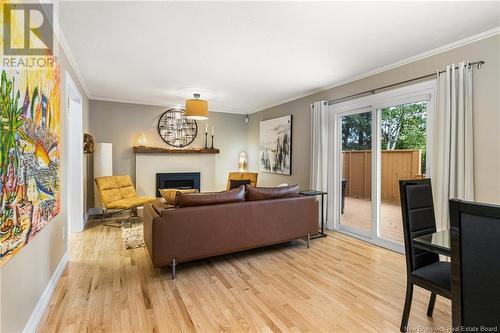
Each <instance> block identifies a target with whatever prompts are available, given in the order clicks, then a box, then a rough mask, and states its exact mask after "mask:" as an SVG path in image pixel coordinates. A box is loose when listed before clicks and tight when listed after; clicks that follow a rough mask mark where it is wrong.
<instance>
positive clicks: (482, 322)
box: [450, 199, 500, 332]
mask: <svg viewBox="0 0 500 333" xmlns="http://www.w3.org/2000/svg"><path fill="white" fill-rule="evenodd" d="M450 223H451V229H450V238H451V280H452V285H451V295H452V298H451V309H452V323H453V327H454V330H456V331H457V332H462V331H466V332H498V331H499V329H500V206H498V205H488V204H481V203H473V202H467V201H460V200H455V199H452V200H450Z"/></svg>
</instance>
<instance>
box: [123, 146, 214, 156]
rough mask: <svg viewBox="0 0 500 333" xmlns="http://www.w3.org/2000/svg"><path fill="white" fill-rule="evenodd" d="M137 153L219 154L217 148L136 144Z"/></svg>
mask: <svg viewBox="0 0 500 333" xmlns="http://www.w3.org/2000/svg"><path fill="white" fill-rule="evenodd" d="M133 149H134V153H136V154H219V153H220V151H219V149H217V148H161V147H143V146H134V147H133Z"/></svg>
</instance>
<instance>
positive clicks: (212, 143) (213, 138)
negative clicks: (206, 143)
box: [210, 125, 214, 149]
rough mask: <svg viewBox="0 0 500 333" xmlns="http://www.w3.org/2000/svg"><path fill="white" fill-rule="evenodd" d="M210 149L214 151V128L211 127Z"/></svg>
mask: <svg viewBox="0 0 500 333" xmlns="http://www.w3.org/2000/svg"><path fill="white" fill-rule="evenodd" d="M210 148H211V149H214V126H213V125H212V147H210Z"/></svg>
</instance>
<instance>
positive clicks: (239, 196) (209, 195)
mask: <svg viewBox="0 0 500 333" xmlns="http://www.w3.org/2000/svg"><path fill="white" fill-rule="evenodd" d="M242 201H245V186H240V187H238V188H235V189H233V190H228V191H222V192H205V193H179V194H178V195H177V198H176V203H177V206H178V207H193V206H206V205H217V204H226V203H233V202H242Z"/></svg>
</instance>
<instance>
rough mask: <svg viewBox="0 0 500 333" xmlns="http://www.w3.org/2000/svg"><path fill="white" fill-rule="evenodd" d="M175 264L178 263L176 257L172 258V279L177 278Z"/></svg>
mask: <svg viewBox="0 0 500 333" xmlns="http://www.w3.org/2000/svg"><path fill="white" fill-rule="evenodd" d="M175 265H177V263H176V262H175V258H174V259H172V280H174V279H175Z"/></svg>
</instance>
